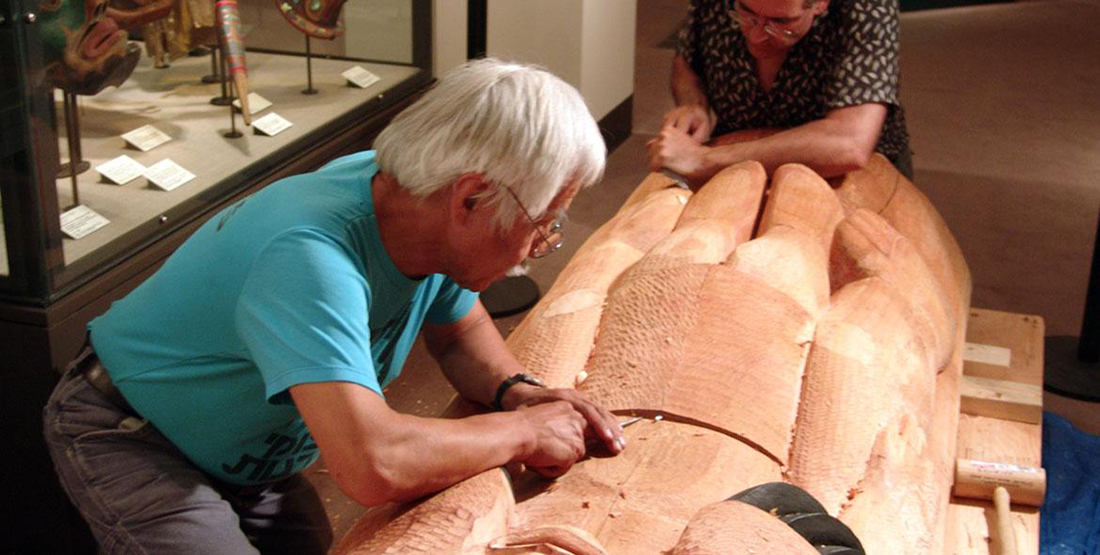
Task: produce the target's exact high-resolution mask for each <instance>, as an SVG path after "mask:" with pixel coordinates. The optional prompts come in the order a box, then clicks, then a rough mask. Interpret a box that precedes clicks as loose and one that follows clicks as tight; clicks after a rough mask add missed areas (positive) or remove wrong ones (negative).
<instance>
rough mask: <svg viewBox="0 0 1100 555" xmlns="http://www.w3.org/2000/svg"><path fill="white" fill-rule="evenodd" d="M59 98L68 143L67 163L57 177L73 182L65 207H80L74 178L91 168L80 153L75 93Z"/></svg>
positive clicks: (78, 121)
mask: <svg viewBox="0 0 1100 555" xmlns="http://www.w3.org/2000/svg"><path fill="white" fill-rule="evenodd" d="M61 97H62V98H63V99H64V103H65V138H66V139H67V140H68V143H69V161H68V162H65V163H64V164H62V165H61V169H60V170H59V171H58V172H57V177H69V178H71V179H72V182H73V204H72V206H68V207H66V210H67V209H69V208H74V207H76V206H80V190H79V188H78V187H77V183H76V176H78V175H80V174H82V173H84V172H86V171H88V168H89V167H90V166H91V164H89V163H88V162H87V161H86V160H84V159H83V156H82V155H81V153H80V114H79V110H78V109H77V106H76V93H71V92H68V91H63V92H62V93H61Z"/></svg>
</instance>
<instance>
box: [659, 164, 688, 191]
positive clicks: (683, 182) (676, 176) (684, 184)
mask: <svg viewBox="0 0 1100 555" xmlns="http://www.w3.org/2000/svg"><path fill="white" fill-rule="evenodd" d="M661 173H663V174H664V175H665V177H667V178H669V179H671V180H673V181H675V182H676V184H677V185H679V186H680V188H681V189H687V190H689V191H690V190H691V186H689V185H688V180H687V178H686V177H684V176H683V174H681V173H679V172H676V171H673V170H670V169H668V168H661Z"/></svg>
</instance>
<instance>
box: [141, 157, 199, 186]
mask: <svg viewBox="0 0 1100 555" xmlns="http://www.w3.org/2000/svg"><path fill="white" fill-rule="evenodd" d="M145 177H147V178H149V182H150V183H152V184H153V185H156V186H157V187H160V188H161V189H164V190H165V191H171V190H172V189H175V188H176V187H179V186H180V185H183V184H184V183H187V182H188V181H191V180H192V179H195V174H193V173H191V172H189V171H187V170H185V169H183V168H182V167H180V165H179V164H177V163H175V162H173V161H172V160H170V159H168V158H165V159H164V160H161V161H160V162H157V163H156V164H153V165H152V166H149V169H148V170H145Z"/></svg>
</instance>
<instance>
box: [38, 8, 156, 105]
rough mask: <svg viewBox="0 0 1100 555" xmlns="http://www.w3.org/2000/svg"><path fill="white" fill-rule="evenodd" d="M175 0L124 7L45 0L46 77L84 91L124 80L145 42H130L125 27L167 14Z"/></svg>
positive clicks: (67, 88)
mask: <svg viewBox="0 0 1100 555" xmlns="http://www.w3.org/2000/svg"><path fill="white" fill-rule="evenodd" d="M174 1H175V0H156V1H154V2H150V3H148V4H146V5H142V6H139V7H137V8H136V9H128V10H120V9H116V8H112V7H109V6H108V5H107V0H40V1H39V3H38V12H39V14H40V21H41V23H42V24H41V26H40V29H41V31H40V32H41V34H42V35H41V36H42V51H43V57H44V61H45V67H46V82H47V83H48V84H50V85H52V86H54V87H57V88H59V89H62V90H65V91H68V92H72V93H76V94H83V95H93V94H96V93H98V92H100V91H102V90H103V89H104V88H106V87H108V86H112V85H113V86H118V85H120V84H122V82H123V81H125V80H126V78H127V77H129V76H130V74H131V73H132V72H133V71H134V66H136V65H137V62H138V58H139V57H140V56H141V51H140V48H139V47H138V46H137V45H135V44H130V43H129V42H127V40H126V39H127V33H126V30H127V29H130V28H132V27H134V26H136V25H140V24H144V23H147V22H149V21H153V20H155V19H159V18H161V17H164V16H165V15H167V13H168V11H169V10H170V9H171V7H172V3H173V2H174Z"/></svg>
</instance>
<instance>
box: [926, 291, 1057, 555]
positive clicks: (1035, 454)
mask: <svg viewBox="0 0 1100 555" xmlns="http://www.w3.org/2000/svg"><path fill="white" fill-rule="evenodd" d="M1043 336H1044V332H1043V320H1042V318H1040V317H1038V316H1029V315H1025V314H1013V313H1009V312H999V311H995V310H984V309H972V310H971V311H970V319H969V322H968V325H967V333H966V342H967V350H966V354H965V355H964V356H963V359H964V362H963V375H964V376H973V377H979V378H988V379H994V380H1005V381H1010V382H1016V383H1021V384H1026V385H1030V386H1035V387H1038V388H1040V389H1041V388H1042V385H1043ZM957 449H958V457H959V458H966V459H978V460H984V461H993V462H1000V463H1008V464H1016V465H1020V466H1029V467H1041V466H1042V423H1041V422H1040V423H1038V424H1029V423H1024V422H1015V421H1011V420H1005V419H1001V418H991V417H986V416H971V415H968V414H960V415H959V428H958V444H957ZM1012 515H1013V528H1014V530H1015V532H1016V544H1017V547H1018V549H1019V554H1020V555H1038V553H1039V509H1038V508H1035V507H1023V506H1018V505H1013V506H1012ZM947 516H948V518H947V531H946V542H945V544H944V545H945V546H944V553H945V555H987V554H990V553H995V551H993V550H992V547H993V546H992V544H991V542H992V540H991V538H990V536H991V534H990V530H991V529H992V528H993V527H994V526H995V524H994V522H995V513H994V510H993V503H992V502H983V501H975V500H970V499H960V498H956V497H952V499H951V504H950V506H949V508H948V515H947Z"/></svg>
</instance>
